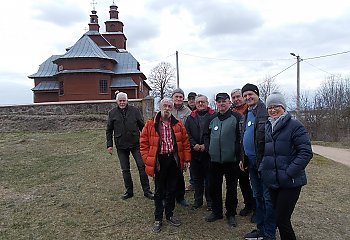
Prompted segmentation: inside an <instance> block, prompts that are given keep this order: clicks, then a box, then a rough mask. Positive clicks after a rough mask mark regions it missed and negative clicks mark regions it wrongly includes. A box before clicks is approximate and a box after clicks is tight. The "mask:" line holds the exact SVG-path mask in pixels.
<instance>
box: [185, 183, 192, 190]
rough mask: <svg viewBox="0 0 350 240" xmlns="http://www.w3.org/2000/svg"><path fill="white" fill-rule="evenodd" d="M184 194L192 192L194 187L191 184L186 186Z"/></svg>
mask: <svg viewBox="0 0 350 240" xmlns="http://www.w3.org/2000/svg"><path fill="white" fill-rule="evenodd" d="M185 191H186V192H188V191H194V186H193V185H192V184H190V185H188V186H187V187H186V189H185Z"/></svg>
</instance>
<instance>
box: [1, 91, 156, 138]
mask: <svg viewBox="0 0 350 240" xmlns="http://www.w3.org/2000/svg"><path fill="white" fill-rule="evenodd" d="M129 104H130V105H132V106H135V107H137V108H139V109H140V111H141V113H142V115H143V117H144V119H145V120H147V119H149V118H152V117H153V116H154V99H153V98H152V97H146V98H144V99H129ZM114 107H116V102H115V100H98V101H71V102H52V103H51V102H50V103H35V104H28V105H8V106H0V124H1V126H0V132H8V131H11V132H12V131H36V130H60V129H82V128H85V129H89V128H104V127H105V126H106V120H107V114H108V112H109V111H110V110H111V109H113V108H114Z"/></svg>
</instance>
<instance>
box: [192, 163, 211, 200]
mask: <svg viewBox="0 0 350 240" xmlns="http://www.w3.org/2000/svg"><path fill="white" fill-rule="evenodd" d="M209 163H210V159H209V157H207V156H201V157H198V158H192V160H191V166H192V174H193V185H194V204H195V205H198V206H201V205H203V195H205V199H206V200H207V205H208V206H211V204H212V200H211V197H210V194H209V188H208V184H209Z"/></svg>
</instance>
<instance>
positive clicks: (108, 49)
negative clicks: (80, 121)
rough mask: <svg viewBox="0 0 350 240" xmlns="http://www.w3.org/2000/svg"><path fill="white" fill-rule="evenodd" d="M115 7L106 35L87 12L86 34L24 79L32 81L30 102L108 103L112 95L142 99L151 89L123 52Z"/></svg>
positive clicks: (129, 55)
mask: <svg viewBox="0 0 350 240" xmlns="http://www.w3.org/2000/svg"><path fill="white" fill-rule="evenodd" d="M118 13H119V12H118V7H117V6H116V5H115V4H114V2H113V4H112V5H111V6H110V10H109V15H110V19H109V20H107V21H106V22H105V27H106V32H104V33H100V31H99V30H100V25H99V23H98V16H97V11H96V10H95V7H94V8H93V10H92V11H91V15H90V23H89V31H88V32H86V33H85V34H84V35H83V36H82V37H81V38H80V39H79V40H78V41H77V42H76V43H75V44H74V45H73V46H72V47H70V48H68V49H66V53H65V54H63V55H52V56H51V57H49V58H48V59H47V60H45V61H44V62H43V63H42V64H40V66H39V70H38V71H37V72H36V73H34V74H32V75H30V76H28V77H29V78H31V79H34V86H35V87H34V88H33V89H32V91H33V94H34V102H35V103H40V102H61V101H84V100H110V99H114V98H115V92H116V91H122V92H125V93H127V94H128V97H129V98H130V99H134V98H144V97H146V96H148V95H149V92H150V90H151V88H150V87H149V85H148V84H147V83H146V82H145V80H146V76H145V75H144V74H143V73H142V72H141V71H140V64H139V63H138V61H137V60H136V59H135V58H134V57H133V55H132V54H131V53H130V52H128V51H127V50H126V40H127V38H126V37H125V35H124V32H123V27H124V24H123V22H121V21H120V20H119V18H118Z"/></svg>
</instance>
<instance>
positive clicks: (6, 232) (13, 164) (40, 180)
mask: <svg viewBox="0 0 350 240" xmlns="http://www.w3.org/2000/svg"><path fill="white" fill-rule="evenodd" d="M132 162H133V161H132ZM349 170H350V169H349V167H346V166H344V165H341V164H338V163H335V162H332V161H330V160H327V159H324V158H322V157H320V156H317V155H316V156H315V157H314V159H313V160H312V161H311V163H310V164H309V166H308V168H307V173H308V180H309V183H308V185H306V186H305V187H304V188H303V190H302V193H301V197H300V199H299V202H298V204H297V206H296V210H295V212H294V215H293V224H294V228H295V231H296V233H297V236H298V237H299V239H305V240H309V239H350V188H349V183H350V171H349ZM132 174H133V179H134V185H135V186H134V187H135V190H134V192H135V196H134V197H133V198H131V199H128V200H127V201H123V200H121V199H120V195H121V194H122V193H123V191H124V187H123V181H122V176H121V172H120V167H119V163H118V162H117V160H116V156H115V155H113V156H110V155H109V154H107V152H106V146H105V131H104V130H103V129H98V130H87V131H72V132H69V131H66V132H39V133H0V213H1V214H0V239H16V240H18V239H45V240H46V239H243V235H244V234H245V233H247V232H248V231H251V230H252V229H253V228H254V224H251V223H249V219H248V217H240V216H237V222H238V226H237V227H236V228H231V227H229V226H228V225H227V224H226V222H225V221H224V220H220V221H217V222H214V223H207V222H205V221H204V217H205V216H206V215H207V214H208V212H207V211H206V210H205V208H202V209H199V210H197V211H193V210H191V209H190V208H183V207H180V206H176V209H175V214H176V216H178V217H179V218H180V219H181V220H182V222H183V225H182V226H180V227H179V228H175V227H172V226H169V225H168V224H166V223H164V226H163V228H162V231H161V232H160V233H159V234H155V233H153V232H151V226H152V223H153V211H154V206H153V202H152V201H151V200H148V199H146V198H145V197H143V193H142V190H141V187H140V182H139V179H138V174H137V168H136V166H135V164H134V162H133V164H132ZM186 176H187V174H186ZM150 181H151V185H152V188H153V184H152V180H150ZM186 198H187V199H188V200H190V201H192V199H193V197H192V193H187V195H186ZM242 207H243V206H242V198H241V194H239V209H240V208H242Z"/></svg>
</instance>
